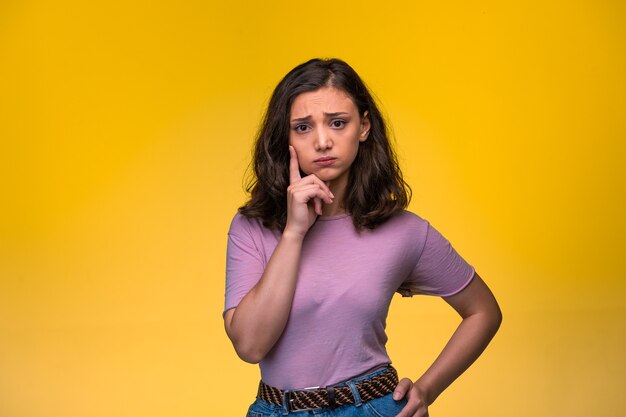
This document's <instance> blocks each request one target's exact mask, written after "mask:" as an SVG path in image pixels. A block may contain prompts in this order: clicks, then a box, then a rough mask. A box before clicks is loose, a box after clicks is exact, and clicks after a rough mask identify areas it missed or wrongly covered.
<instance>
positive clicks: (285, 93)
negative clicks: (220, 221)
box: [239, 58, 411, 231]
mask: <svg viewBox="0 0 626 417" xmlns="http://www.w3.org/2000/svg"><path fill="white" fill-rule="evenodd" d="M325 86H329V87H334V88H337V89H339V90H343V91H345V92H346V93H347V94H348V95H349V96H350V97H351V98H352V100H353V102H354V104H355V105H356V107H357V109H358V111H359V115H360V116H361V117H363V116H364V115H365V112H366V111H367V112H368V114H369V118H370V123H371V127H370V131H369V135H368V137H367V140H366V141H364V142H360V144H359V150H358V152H357V155H356V158H355V160H354V162H353V163H352V165H351V167H350V172H349V174H348V184H347V187H346V193H345V196H344V201H343V206H344V207H345V209H346V211H347V212H348V213H349V214H350V215H351V216H352V220H353V224H354V227H355V228H356V229H357V230H362V229H363V228H369V229H373V228H374V227H376V225H378V224H381V223H383V222H384V221H385V220H387V219H388V218H389V217H391V215H393V214H394V213H395V212H397V211H400V210H403V209H404V208H406V207H407V205H408V204H409V201H410V199H411V187H410V186H409V185H408V184H407V183H406V182H405V181H404V179H403V178H402V172H401V171H400V167H399V165H398V161H397V159H396V155H395V153H394V151H393V149H392V147H391V144H390V142H389V134H388V131H387V126H386V124H385V120H384V119H383V117H382V115H381V113H380V111H379V110H378V107H377V106H376V103H375V102H374V99H373V98H372V95H371V94H370V92H369V91H368V89H367V87H366V86H365V84H364V83H363V81H362V80H361V78H360V77H359V75H358V74H357V73H356V72H355V71H354V69H352V67H350V66H349V65H348V64H347V63H345V62H344V61H342V60H340V59H336V58H333V59H317V58H316V59H311V60H310V61H307V62H305V63H303V64H300V65H298V66H297V67H295V68H294V69H292V70H291V71H289V73H288V74H287V75H285V77H284V78H283V79H282V80H281V81H280V82H279V83H278V85H277V86H276V89H275V90H274V92H273V94H272V97H271V99H270V102H269V105H268V107H267V111H266V112H265V115H264V117H263V120H262V123H261V126H260V128H259V131H258V133H257V137H256V145H255V148H254V159H253V161H252V162H251V165H252V166H253V171H254V176H252V177H251V178H249V180H248V181H247V185H246V191H247V192H248V193H250V200H249V201H248V202H247V203H246V204H245V205H243V206H242V207H240V208H239V212H240V213H241V214H243V215H244V216H247V217H253V218H258V219H261V220H262V221H263V225H264V226H265V227H268V228H271V229H279V230H281V231H283V230H284V228H285V225H286V223H287V187H288V186H289V146H288V145H289V117H290V112H291V104H292V103H293V101H294V99H295V98H296V97H297V96H298V95H299V94H302V93H304V92H309V91H315V90H317V89H319V88H322V87H325Z"/></svg>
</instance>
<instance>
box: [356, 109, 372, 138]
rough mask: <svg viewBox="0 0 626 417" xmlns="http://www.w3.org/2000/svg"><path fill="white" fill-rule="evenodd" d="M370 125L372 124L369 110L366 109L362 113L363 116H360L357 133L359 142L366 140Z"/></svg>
mask: <svg viewBox="0 0 626 417" xmlns="http://www.w3.org/2000/svg"><path fill="white" fill-rule="evenodd" d="M371 127H372V124H371V122H370V116H369V112H368V111H367V110H366V111H365V113H363V117H361V133H360V135H359V141H360V142H365V141H366V140H367V136H368V135H369V134H370V128H371Z"/></svg>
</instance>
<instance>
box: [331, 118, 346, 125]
mask: <svg viewBox="0 0 626 417" xmlns="http://www.w3.org/2000/svg"><path fill="white" fill-rule="evenodd" d="M331 124H332V126H333V127H343V126H344V125H345V124H346V122H345V120H333V122H332V123H331Z"/></svg>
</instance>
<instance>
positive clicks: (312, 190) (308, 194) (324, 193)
mask: <svg viewBox="0 0 626 417" xmlns="http://www.w3.org/2000/svg"><path fill="white" fill-rule="evenodd" d="M289 155H290V160H289V187H287V225H286V226H285V232H287V231H289V232H291V233H296V234H298V235H299V236H301V237H304V236H305V235H306V233H307V232H308V231H309V228H310V227H311V226H312V225H313V223H314V222H315V219H316V218H317V216H318V215H320V216H321V215H322V201H325V202H326V203H327V204H330V203H332V202H333V199H334V198H335V196H334V195H333V193H331V192H330V188H328V185H327V184H326V183H324V182H323V181H322V180H321V179H319V178H318V177H317V176H316V175H315V174H311V175H307V176H306V177H304V178H302V177H301V176H300V165H299V164H298V155H297V154H296V150H295V149H294V147H293V146H291V145H289Z"/></svg>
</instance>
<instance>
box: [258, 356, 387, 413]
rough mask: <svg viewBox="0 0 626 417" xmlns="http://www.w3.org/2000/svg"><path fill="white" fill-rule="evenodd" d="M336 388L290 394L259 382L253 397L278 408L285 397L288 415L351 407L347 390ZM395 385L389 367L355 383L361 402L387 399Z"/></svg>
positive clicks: (350, 398)
mask: <svg viewBox="0 0 626 417" xmlns="http://www.w3.org/2000/svg"><path fill="white" fill-rule="evenodd" d="M340 384H341V383H340ZM337 385H339V384H336V385H332V386H329V387H320V388H317V387H316V388H315V389H313V388H310V389H301V390H293V391H291V390H281V389H280V388H275V387H272V386H270V385H267V384H266V383H264V382H263V380H261V382H260V383H259V391H258V393H257V397H258V398H260V399H262V400H265V401H267V402H269V403H272V404H275V405H278V406H282V405H283V398H284V397H285V395H287V398H286V400H287V401H286V404H287V408H288V409H289V411H297V410H311V409H314V408H335V407H339V406H342V405H344V404H354V402H355V401H354V396H353V395H352V391H351V390H350V387H349V386H347V385H344V386H337ZM397 385H398V372H397V371H396V369H395V368H394V367H393V366H391V365H388V366H387V370H386V371H385V372H383V373H381V374H379V375H376V376H373V377H372V378H369V379H364V380H362V381H358V382H356V383H355V386H356V389H357V391H358V392H359V396H360V397H361V401H363V402H366V401H369V400H373V399H374V398H379V397H382V396H384V395H387V394H389V393H390V392H393V390H394V389H395V388H396V386H397Z"/></svg>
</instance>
